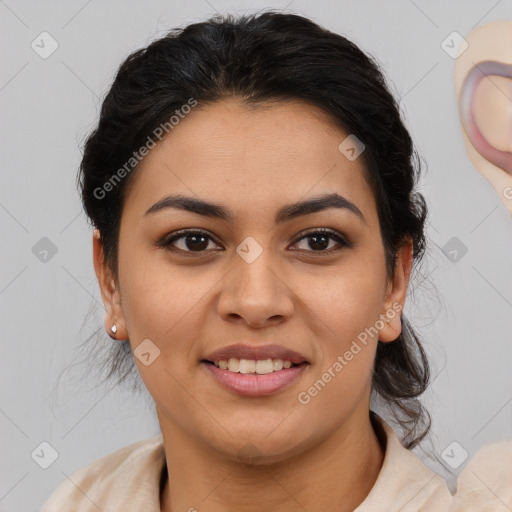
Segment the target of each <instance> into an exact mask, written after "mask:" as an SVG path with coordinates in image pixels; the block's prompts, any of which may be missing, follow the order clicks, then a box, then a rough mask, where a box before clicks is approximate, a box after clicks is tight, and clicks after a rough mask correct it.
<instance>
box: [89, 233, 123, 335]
mask: <svg viewBox="0 0 512 512" xmlns="http://www.w3.org/2000/svg"><path fill="white" fill-rule="evenodd" d="M92 252H93V262H94V271H95V272H96V277H97V279H98V284H99V286H100V290H101V297H102V299H103V304H104V305H105V310H106V313H105V330H106V331H107V333H108V335H109V336H110V337H111V338H114V339H119V340H124V339H127V338H128V332H127V330H126V323H125V321H124V315H123V310H122V308H121V295H120V293H119V287H118V286H116V280H115V278H114V275H113V273H112V270H111V269H110V267H109V266H108V265H107V263H106V261H105V254H104V251H103V242H102V240H101V236H100V232H99V230H98V229H95V230H94V233H93V235H92ZM114 324H115V325H116V327H117V331H116V333H115V334H114V333H113V332H112V331H111V327H112V326H113V325H114Z"/></svg>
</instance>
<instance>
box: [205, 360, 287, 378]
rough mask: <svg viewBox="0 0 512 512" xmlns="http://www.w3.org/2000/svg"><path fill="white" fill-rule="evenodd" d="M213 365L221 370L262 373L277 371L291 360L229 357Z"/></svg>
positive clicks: (285, 366)
mask: <svg viewBox="0 0 512 512" xmlns="http://www.w3.org/2000/svg"><path fill="white" fill-rule="evenodd" d="M213 364H214V365H215V366H217V367H218V368H220V369H222V370H229V371H230V372H235V373H257V374H259V375H264V374H266V373H272V372H278V371H279V370H282V369H283V368H290V367H291V366H292V362H291V361H283V360H282V359H258V360H255V359H237V358H236V357H231V358H230V359H229V360H227V361H226V360H221V361H215V362H214V363H213Z"/></svg>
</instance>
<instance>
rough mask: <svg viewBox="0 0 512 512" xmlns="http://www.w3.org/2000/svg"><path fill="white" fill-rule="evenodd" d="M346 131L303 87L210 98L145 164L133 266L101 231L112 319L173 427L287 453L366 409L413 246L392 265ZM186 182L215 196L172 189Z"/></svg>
mask: <svg viewBox="0 0 512 512" xmlns="http://www.w3.org/2000/svg"><path fill="white" fill-rule="evenodd" d="M347 136H348V133H345V132H344V131H343V130H342V129H340V128H338V127H335V126H334V125H333V124H332V123H330V122H329V120H328V119H327V117H326V116H325V115H324V114H323V113H322V112H321V111H319V110H317V109H316V108H314V107H312V106H310V105H307V104H304V103H301V102H287V103H279V104H277V105H272V106H266V107H265V108H261V107H260V108H258V109H249V108H247V107H245V106H243V105H241V104H240V103H238V102H236V101H234V100H229V101H228V100H224V101H222V102H218V103H216V104H213V105H210V106H208V107H205V108H202V109H201V110H199V109H196V110H195V111H193V112H192V113H190V114H189V115H188V117H186V118H185V119H183V120H182V121H180V123H179V124H178V125H177V126H175V127H174V129H173V130H172V132H171V133H170V135H169V136H168V137H167V138H166V139H164V140H163V141H162V142H161V143H160V144H159V145H158V146H156V147H155V148H154V149H152V150H151V151H150V153H149V154H148V155H147V156H146V158H145V159H144V160H143V162H142V163H141V165H140V167H139V169H138V170H137V174H136V175H135V176H134V181H133V183H132V185H131V187H130V189H129V192H128V194H127V197H126V200H125V205H124V208H123V212H122V218H121V226H120V234H119V253H118V264H119V267H118V278H119V280H118V282H114V280H112V277H111V275H110V274H109V270H108V268H107V267H106V266H105V265H104V263H103V261H102V248H101V242H100V240H99V238H98V236H97V234H95V237H94V254H95V268H96V271H97V275H98V279H99V282H100V286H101V289H102V294H103V299H104V302H105V304H106V307H107V310H108V315H107V318H106V326H107V328H108V329H110V326H111V325H112V324H113V323H116V325H117V327H118V332H117V335H116V337H117V338H118V339H124V338H129V340H130V344H131V346H132V349H133V350H134V351H135V355H136V357H134V360H135V362H136V364H137V367H138V370H139V372H140V375H141V377H142V379H143V381H144V383H145V385H146V387H147V389H148V391H149V392H150V394H151V395H152V397H153V399H154V401H155V404H156V409H157V413H158V418H159V421H160V426H161V429H162V432H163V433H164V437H165V433H166V432H167V433H171V432H172V433H173V434H175V436H182V438H183V439H185V438H186V439H189V440H190V439H193V440H194V442H197V443H198V445H199V444H200V445H201V446H203V447H204V448H205V449H211V450H213V451H214V452H217V453H221V454H223V455H224V456H227V457H236V456H237V454H239V452H240V450H242V452H243V449H244V447H246V446H247V445H248V443H251V445H252V446H253V447H256V448H255V450H256V451H257V453H258V455H259V456H260V460H267V461H270V460H273V461H276V460H279V459H282V458H285V457H288V456H290V455H291V454H294V453H297V452H299V451H301V450H306V449H307V448H310V447H312V446H314V445H316V444H318V443H321V442H322V441H324V440H325V439H327V438H329V436H331V435H332V434H333V433H335V432H336V431H339V430H340V429H341V428H343V426H344V425H345V426H346V425H348V424H350V422H351V421H352V422H353V421H355V420H354V418H366V419H367V417H368V409H369V399H370V391H371V388H370V385H371V376H372V369H373V360H374V356H375V350H376V346H377V340H378V339H379V338H380V339H381V340H382V341H384V342H389V341H392V340H394V339H396V337H397V336H398V334H399V333H400V313H399V309H400V308H401V306H402V305H403V302H404V297H405V291H406V286H407V279H408V269H409V268H410V259H411V246H410V245H404V247H403V248H402V250H401V251H400V252H399V259H398V264H397V271H396V272H395V275H394V277H393V278H391V277H388V275H387V273H386V266H385V254H384V248H383V243H382V239H381V235H380V229H379V219H378V215H377V209H376V203H375V199H374V197H373V194H372V191H371V189H370V187H369V185H368V183H367V181H366V179H365V177H364V167H363V165H364V164H363V160H362V158H356V159H355V160H350V159H348V158H347V157H346V156H345V154H344V153H342V152H341V151H340V150H339V149H338V146H339V145H340V143H342V142H343V141H344V139H346V137H347ZM177 195H180V196H187V197H190V198H191V199H193V200H194V201H200V202H205V203H209V204H211V205H214V206H210V207H201V208H198V207H197V203H196V204H193V203H192V202H189V203H186V202H185V203H183V202H182V203H180V204H181V206H180V204H176V202H174V203H173V204H170V201H167V203H166V202H165V201H164V202H161V201H162V199H164V198H168V196H177ZM327 196H329V197H330V201H322V200H320V201H317V202H316V203H311V202H310V201H311V200H312V199H319V198H322V197H327ZM159 202H160V203H159ZM307 202H309V205H304V204H303V206H304V207H303V208H299V207H291V206H290V205H293V204H295V203H307ZM157 203H159V206H158V207H155V206H154V205H156V204H157ZM184 204H185V206H184ZM187 205H188V207H186V206H187ZM152 207H153V208H152ZM194 209H195V211H193V210H194ZM148 210H150V211H149V212H148ZM191 210H192V211H191ZM319 231H320V232H319ZM365 329H366V330H365ZM365 334H366V336H365ZM234 345H235V346H234ZM271 345H272V347H270V346H271ZM233 346H234V347H233ZM357 347H358V348H357ZM219 351H220V352H219ZM215 352H217V355H215V354H214V353H215ZM350 354H351V355H350ZM141 355H142V357H139V356H141ZM231 358H232V359H233V360H232V361H231V362H230V363H229V368H228V369H224V368H223V366H225V364H224V363H220V362H219V361H221V360H226V361H227V360H228V359H231ZM238 359H245V360H246V362H242V363H240V364H241V366H240V367H239V370H240V371H242V370H243V371H242V373H240V372H238V373H236V372H234V371H231V370H235V369H236V363H237V361H236V360H238ZM268 359H270V362H269V361H268ZM279 359H282V360H283V361H286V360H290V361H291V362H292V363H293V365H292V366H291V367H290V368H283V369H279V367H280V366H281V364H283V365H284V366H287V365H288V363H284V362H283V363H281V364H280V362H279V361H278V360H279ZM264 360H267V361H266V362H265V361H264ZM208 361H210V362H208ZM252 361H256V363H255V365H254V366H253V363H252ZM259 361H264V362H259ZM212 363H216V364H219V367H216V366H215V364H212ZM269 365H270V366H269ZM270 370H274V371H272V372H271V373H266V372H268V371H270ZM245 371H247V372H249V373H243V372H245ZM255 371H256V372H260V371H261V372H263V373H254V372H255ZM329 377H330V378H329ZM319 380H320V381H321V383H319ZM315 383H316V385H315ZM322 383H323V384H322ZM315 390H316V391H315ZM175 438H178V437H175Z"/></svg>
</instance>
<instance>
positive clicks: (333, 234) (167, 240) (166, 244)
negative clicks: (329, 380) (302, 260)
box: [155, 228, 353, 256]
mask: <svg viewBox="0 0 512 512" xmlns="http://www.w3.org/2000/svg"><path fill="white" fill-rule="evenodd" d="M193 235H200V236H204V237H206V238H209V239H210V240H212V241H213V242H215V240H214V239H213V238H212V237H211V236H210V234H209V233H208V232H206V231H202V230H199V229H194V230H187V229H185V230H181V231H176V232H175V233H173V234H172V236H171V237H169V236H164V237H163V238H162V239H160V240H159V241H158V242H156V244H155V245H157V246H158V247H162V248H164V249H167V250H170V251H175V252H182V253H184V254H187V255H191V256H192V255H202V254H204V253H205V252H207V251H206V250H203V251H186V250H183V249H177V248H175V247H172V244H173V243H174V242H176V241H178V240H181V239H182V238H186V237H187V236H193ZM314 235H324V236H328V237H329V238H331V239H332V240H335V241H336V242H337V243H338V244H340V245H341V248H339V249H329V250H319V251H314V250H309V251H306V252H310V253H314V254H315V255H318V256H327V255H329V254H331V253H333V252H337V251H340V250H341V249H343V248H350V247H353V244H352V243H351V242H349V241H348V240H347V239H346V238H345V237H343V236H341V235H340V234H339V233H338V232H337V231H334V230H332V229H326V228H319V229H315V230H313V231H308V232H302V233H300V234H299V235H298V236H299V238H298V239H297V240H296V241H295V242H293V244H292V245H296V244H298V243H299V242H301V241H302V240H304V239H307V238H311V237H313V236H314Z"/></svg>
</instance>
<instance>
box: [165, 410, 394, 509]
mask: <svg viewBox="0 0 512 512" xmlns="http://www.w3.org/2000/svg"><path fill="white" fill-rule="evenodd" d="M164 430H165V431H164ZM162 433H163V438H164V446H165V453H166V460H167V466H168V468H169V473H170V479H167V481H166V482H165V486H164V489H163V492H162V496H161V504H162V512H176V511H178V510H191V511H194V510H197V511H201V510H208V511H209V512H220V511H223V512H226V511H239V510H244V511H247V512H253V511H254V512H256V511H258V512H261V511H263V510H269V511H270V510H272V512H281V511H286V512H299V511H300V512H303V511H304V510H308V512H320V511H325V510H332V509H333V504H335V508H336V510H337V511H339V512H350V511H353V510H354V509H355V508H356V507H357V506H358V505H360V504H361V502H362V501H364V499H365V498H366V496H367V495H368V493H369V492H370V490H371V488H372V487H373V485H374V484H375V481H376V480H377V476H378V474H379V472H380V469H381V467H382V463H383V460H384V449H383V447H382V446H381V444H380V442H379V439H378V437H377V435H376V433H375V431H374V429H373V426H372V424H371V421H370V418H369V415H368V410H366V411H362V412H361V413H359V414H355V415H353V416H351V417H350V418H349V419H348V420H347V421H346V422H345V423H344V424H343V425H342V426H340V427H339V428H338V429H337V430H336V431H335V432H334V433H333V434H332V435H331V436H330V437H329V438H328V439H326V440H325V441H323V442H322V443H321V445H316V446H314V447H313V448H311V449H309V450H306V451H303V452H301V453H300V454H297V455H295V456H293V457H289V458H287V459H286V460H284V461H280V462H278V463H272V464H259V465H254V464H253V465H243V464H240V463H239V462H237V461H233V460H231V459H227V458H226V457H223V456H221V455H220V454H219V453H218V452H211V451H210V450H207V449H202V448H200V447H198V442H197V440H192V439H190V438H188V437H187V436H186V435H185V433H184V432H182V431H179V430H175V429H171V428H169V429H162ZM173 468H177V469H176V470H174V469H173Z"/></svg>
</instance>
